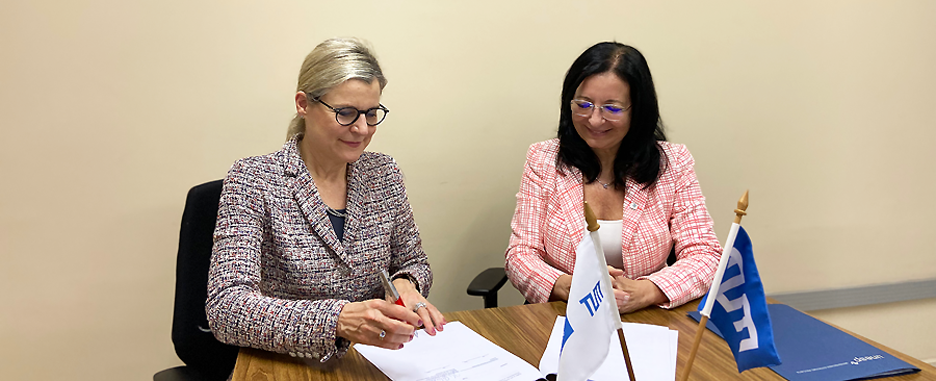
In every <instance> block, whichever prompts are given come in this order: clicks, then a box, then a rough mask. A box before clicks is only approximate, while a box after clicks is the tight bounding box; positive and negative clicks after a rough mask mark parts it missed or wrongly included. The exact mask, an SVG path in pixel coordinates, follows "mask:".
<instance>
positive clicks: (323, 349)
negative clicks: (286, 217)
mask: <svg viewBox="0 0 936 381" xmlns="http://www.w3.org/2000/svg"><path fill="white" fill-rule="evenodd" d="M246 160H249V159H245V160H241V161H238V162H237V163H235V164H234V166H233V167H232V168H231V170H230V172H228V175H227V177H226V178H225V179H224V187H223V190H222V192H221V201H220V204H219V207H218V222H217V225H216V227H215V233H214V248H213V249H212V255H211V266H210V268H209V273H208V300H207V302H206V313H207V316H208V323H209V325H210V327H211V330H212V332H214V335H215V337H216V338H217V339H218V340H219V341H221V342H224V343H228V344H232V345H237V346H242V347H253V348H259V349H263V350H266V351H272V352H279V353H289V354H292V355H297V356H300V357H315V358H319V359H321V361H326V360H327V359H329V358H331V357H332V356H334V355H338V356H341V355H343V354H344V353H345V352H346V351H347V349H348V347H349V345H350V343H348V341H347V340H345V339H339V338H337V337H336V327H337V322H338V315H339V313H341V309H342V307H344V305H345V304H346V303H348V302H347V301H343V300H335V299H324V300H314V301H313V300H287V299H280V298H274V297H269V296H265V295H263V294H261V292H260V286H259V285H260V276H261V270H260V267H261V260H260V259H261V245H262V241H263V238H262V237H263V236H264V234H265V232H264V229H267V228H269V226H270V223H269V217H268V216H267V215H266V213H265V209H266V208H265V206H264V200H265V199H266V198H265V197H264V192H263V189H264V185H263V180H262V177H261V174H260V172H261V171H260V170H259V169H257V170H252V169H251V166H250V164H248V163H249V162H248V161H246Z"/></svg>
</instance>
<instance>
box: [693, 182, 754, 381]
mask: <svg viewBox="0 0 936 381" xmlns="http://www.w3.org/2000/svg"><path fill="white" fill-rule="evenodd" d="M747 207H748V191H744V195H743V196H741V199H740V200H738V208H737V209H735V210H734V212H735V218H734V223H732V224H731V225H732V226H731V232H730V233H728V240H727V241H725V246H724V247H722V255H721V260H719V263H718V270H717V271H715V278H714V279H713V280H712V287H711V288H710V289H709V292H708V298H706V300H705V301H706V303H705V306H704V308H703V310H702V318H701V319H699V327H698V328H696V334H695V338H694V339H693V340H692V350H691V351H690V352H689V360H688V361H686V368H685V369H684V370H683V373H682V376H681V377H680V378H679V380H680V381H687V380H688V379H689V373H691V372H692V363H693V362H695V357H696V353H697V352H698V351H699V344H700V343H701V342H702V333H703V332H705V324H706V323H708V319H709V315H710V314H711V313H712V304H713V303H714V302H715V295H716V294H718V287H719V286H720V285H721V281H722V276H724V274H725V267H726V266H727V265H728V257H729V255H726V253H725V252H724V251H725V250H731V248H732V247H734V241H735V237H736V236H737V233H738V228H737V227H738V226H741V217H744V216H745V215H746V214H747Z"/></svg>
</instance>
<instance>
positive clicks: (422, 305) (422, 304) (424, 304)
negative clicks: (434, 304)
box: [413, 302, 426, 312]
mask: <svg viewBox="0 0 936 381" xmlns="http://www.w3.org/2000/svg"><path fill="white" fill-rule="evenodd" d="M425 306H426V303H423V302H419V303H416V307H414V308H413V312H416V311H419V309H420V308H423V307H425Z"/></svg>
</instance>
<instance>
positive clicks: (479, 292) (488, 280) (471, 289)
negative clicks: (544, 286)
mask: <svg viewBox="0 0 936 381" xmlns="http://www.w3.org/2000/svg"><path fill="white" fill-rule="evenodd" d="M673 263H676V245H673V248H672V249H671V250H670V253H669V256H668V257H666V265H667V266H672V265H673ZM505 283H507V273H506V272H505V271H504V268H503V267H491V268H489V269H487V270H484V271H482V272H481V273H480V274H478V275H475V277H474V279H472V280H471V283H469V284H468V295H471V296H480V297H481V299H482V300H484V308H494V307H497V292H498V291H500V289H501V287H503V286H504V284H505Z"/></svg>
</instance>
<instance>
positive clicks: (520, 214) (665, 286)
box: [506, 139, 721, 308]
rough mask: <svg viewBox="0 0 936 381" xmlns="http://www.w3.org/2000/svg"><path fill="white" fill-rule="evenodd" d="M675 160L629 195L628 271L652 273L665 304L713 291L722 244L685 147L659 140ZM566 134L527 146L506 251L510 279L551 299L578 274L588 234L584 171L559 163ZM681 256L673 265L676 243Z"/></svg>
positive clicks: (536, 299)
mask: <svg viewBox="0 0 936 381" xmlns="http://www.w3.org/2000/svg"><path fill="white" fill-rule="evenodd" d="M658 144H659V145H660V147H662V149H663V152H664V153H665V155H666V158H667V160H668V165H667V166H666V170H665V171H664V172H663V173H662V174H661V175H660V178H659V179H658V180H657V182H656V184H655V185H654V186H652V187H650V188H647V189H643V186H642V185H640V184H637V183H635V182H633V181H632V180H630V179H628V180H627V181H626V189H627V191H626V194H625V197H624V205H622V206H621V207H622V208H623V210H624V223H623V229H622V232H621V238H622V239H621V241H622V242H623V257H624V269H623V270H624V273H625V275H626V276H627V277H628V278H631V279H649V280H650V281H652V282H653V283H654V284H656V285H657V287H659V288H660V290H662V291H663V293H664V294H666V296H667V297H668V298H669V300H670V302H669V303H667V304H666V305H662V306H661V307H664V308H672V307H676V306H680V305H682V304H684V303H686V302H688V301H690V300H693V299H695V298H698V297H701V296H702V295H704V294H705V293H706V292H707V291H708V287H709V285H710V284H711V282H712V276H713V275H714V273H715V269H716V267H717V266H718V260H719V258H720V256H721V245H720V244H719V243H718V238H717V237H716V236H715V232H714V229H713V226H712V218H711V217H710V216H709V214H708V211H707V210H706V209H705V197H704V196H702V190H701V189H700V188H699V182H698V180H697V179H696V175H695V171H694V170H693V164H694V161H693V159H692V155H691V154H690V153H689V150H688V149H686V147H685V146H683V145H679V144H672V143H668V142H659V143H658ZM558 153H559V140H558V139H552V140H547V141H545V142H540V143H536V144H533V145H532V146H530V149H529V151H528V152H527V157H526V164H525V166H524V170H523V179H522V180H521V182H520V192H519V193H517V209H516V211H515V212H514V216H513V221H511V224H510V227H511V229H512V230H513V233H512V235H511V236H510V243H509V246H508V247H507V252H506V270H507V275H508V276H509V277H510V281H511V282H513V284H514V286H515V287H517V289H518V290H520V292H521V293H523V295H524V296H525V297H526V299H527V300H528V301H530V302H533V303H542V302H545V301H547V300H548V299H549V294H550V292H551V291H552V287H553V285H554V284H555V283H556V279H557V278H559V276H560V275H562V274H572V271H573V267H574V265H575V247H576V246H577V245H578V243H579V242H580V241H581V240H582V237H583V236H584V234H585V217H584V216H583V214H584V211H583V206H582V201H583V200H584V195H583V193H582V192H583V191H582V185H583V179H582V173H581V172H580V171H579V170H578V169H577V168H574V167H568V166H565V165H562V166H560V167H558V168H557V166H556V157H557V155H558ZM674 244H675V245H676V256H677V261H676V263H675V264H674V265H673V266H667V265H666V257H667V256H668V255H669V252H670V249H671V248H672V245H674Z"/></svg>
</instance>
